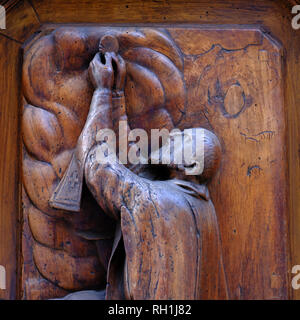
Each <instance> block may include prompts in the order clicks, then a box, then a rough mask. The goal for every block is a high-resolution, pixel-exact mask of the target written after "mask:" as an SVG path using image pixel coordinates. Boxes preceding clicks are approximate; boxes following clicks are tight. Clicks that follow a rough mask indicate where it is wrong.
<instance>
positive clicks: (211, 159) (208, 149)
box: [200, 129, 222, 182]
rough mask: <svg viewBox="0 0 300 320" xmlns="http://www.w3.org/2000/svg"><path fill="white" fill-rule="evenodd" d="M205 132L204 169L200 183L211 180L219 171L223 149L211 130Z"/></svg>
mask: <svg viewBox="0 0 300 320" xmlns="http://www.w3.org/2000/svg"><path fill="white" fill-rule="evenodd" d="M203 130H204V169H203V172H202V174H201V175H200V181H201V182H205V181H208V180H209V179H211V178H212V177H213V176H214V175H215V173H216V172H217V170H218V169H219V166H220V162H221V155H222V148H221V144H220V141H219V139H218V137H217V136H216V135H215V134H214V133H212V132H211V131H209V130H206V129H203Z"/></svg>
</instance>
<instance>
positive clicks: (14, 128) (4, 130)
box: [0, 38, 21, 299]
mask: <svg viewBox="0 0 300 320" xmlns="http://www.w3.org/2000/svg"><path fill="white" fill-rule="evenodd" d="M19 49H20V45H19V44H17V43H16V42H13V41H10V40H8V39H5V38H2V39H1V41H0V52H9V53H10V54H9V57H8V56H5V55H4V56H2V58H1V59H0V68H1V70H2V72H1V75H0V97H1V100H0V101H1V102H0V103H1V110H0V134H1V143H0V154H1V155H0V163H1V165H0V177H1V179H0V190H1V197H0V264H1V265H3V266H4V267H5V269H6V290H0V298H3V299H14V297H15V295H16V285H17V278H16V273H17V252H18V251H17V249H18V232H17V230H18V225H19V224H18V219H19V208H20V207H19V205H20V193H19V192H20V189H19V165H20V158H19V145H18V140H19V134H20V131H19V112H20V109H19V95H18V92H19V90H20V67H21V65H20V52H19ZM10 61H14V64H12V63H10Z"/></svg>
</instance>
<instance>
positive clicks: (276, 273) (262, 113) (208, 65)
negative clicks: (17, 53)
mask: <svg viewBox="0 0 300 320" xmlns="http://www.w3.org/2000/svg"><path fill="white" fill-rule="evenodd" d="M107 30H108V29H106V28H103V29H101V28H96V27H92V28H86V29H78V28H76V27H73V28H69V29H68V28H65V29H63V28H62V29H60V30H58V31H56V32H54V33H52V34H50V35H47V36H45V37H41V38H40V39H39V40H38V41H37V42H35V43H34V44H33V45H31V46H30V47H29V48H28V50H27V51H26V53H25V58H24V69H23V85H24V94H25V98H26V104H25V111H24V114H23V138H24V143H25V146H26V152H24V156H25V158H24V183H25V188H26V191H27V193H28V194H29V197H30V199H31V201H32V202H33V204H34V205H35V206H36V207H37V208H39V209H40V210H41V212H40V214H41V216H42V215H43V213H42V212H44V213H46V214H48V215H54V216H57V215H59V216H61V217H63V216H64V214H63V213H61V212H59V213H58V212H57V211H55V210H54V209H51V208H50V207H49V204H48V200H49V197H50V195H51V193H52V192H53V190H54V187H55V186H56V185H57V182H58V181H59V179H60V178H61V177H62V175H63V173H64V171H65V169H66V167H67V165H68V163H69V161H70V155H71V152H70V150H72V148H74V146H75V144H76V141H77V138H78V136H79V134H80V131H81V128H82V126H83V124H84V122H85V118H86V114H87V111H88V108H89V103H90V101H91V94H92V91H91V86H90V83H89V81H88V79H87V73H86V68H87V66H88V62H89V61H90V60H91V57H92V56H93V55H94V54H95V53H96V50H97V44H98V42H99V39H100V38H101V35H103V34H105V33H106V32H107ZM129 30H130V29H129ZM115 32H116V34H118V33H120V31H118V29H116V31H115ZM162 32H168V33H169V34H170V36H171V39H172V40H171V41H170V40H168V41H169V42H168V41H167V42H166V44H163V43H162V42H159V41H158V40H157V39H160V36H159V33H158V32H156V31H152V29H144V30H141V31H140V36H138V37H137V36H136V33H138V30H136V31H135V32H133V31H131V32H129V34H127V33H126V32H125V31H123V33H122V32H121V34H124V35H123V36H122V35H121V36H120V38H119V42H120V44H121V46H120V54H121V55H122V56H123V57H124V59H125V61H126V62H127V66H128V67H127V72H128V74H127V81H126V85H125V98H126V106H127V107H126V109H127V112H128V118H129V124H130V126H131V128H136V127H138V128H146V129H148V131H149V129H150V128H156V127H157V126H158V127H159V128H161V127H167V128H169V129H171V128H173V127H174V126H175V127H178V128H180V129H184V128H189V127H205V128H207V129H210V130H212V131H214V132H216V134H217V135H218V136H219V137H220V140H221V143H222V150H223V154H224V160H223V161H222V164H221V170H220V171H219V173H218V175H217V177H216V178H214V179H213V181H212V184H211V187H210V191H211V194H212V199H213V201H215V206H216V211H217V215H218V219H219V225H220V232H221V238H222V250H223V255H224V257H223V259H224V266H225V273H226V278H227V281H228V287H229V297H230V298H249V297H252V296H255V297H265V298H285V297H287V270H288V266H287V251H286V246H287V235H288V234H287V229H286V223H287V208H286V204H287V199H286V195H287V190H286V188H287V185H286V181H285V177H284V174H285V172H286V158H285V157H286V152H285V150H284V149H283V146H284V143H285V119H284V113H283V111H284V109H283V107H284V101H283V82H282V52H281V46H280V45H279V44H277V43H276V42H274V41H273V40H272V39H271V38H269V37H268V36H266V35H265V34H264V33H263V32H262V31H260V30H258V29H255V28H254V29H250V28H237V29H232V28H221V29H218V30H214V29H213V28H168V29H167V30H166V31H162ZM166 38H167V37H166ZM155 39H156V41H157V42H156V41H155ZM172 41H174V43H175V44H176V45H177V46H178V48H179V49H176V46H175V45H172ZM85 43H88V45H86V44H85ZM156 43H157V45H156ZM141 45H142V46H143V47H141ZM55 46H56V49H55ZM136 46H138V49H135V47H136ZM148 47H150V48H151V49H152V50H153V49H155V50H158V52H163V53H164V54H165V55H166V56H169V57H170V59H172V61H174V62H175V64H176V65H177V67H178V68H179V70H183V75H184V87H182V88H183V93H180V91H178V94H177V93H176V94H177V96H178V98H176V94H175V93H174V92H173V91H172V90H173V89H172V88H175V85H172V83H169V82H168V81H165V80H164V77H165V72H166V71H165V70H164V69H163V68H164V64H163V63H162V62H160V59H161V58H160V55H161V53H155V52H156V51H152V53H151V52H150V53H151V55H152V56H153V55H154V56H156V60H155V61H157V62H156V64H152V62H151V60H149V59H148V54H149V53H148V51H149V49H148ZM171 49H172V50H171ZM136 50H138V51H139V52H138V53H139V54H135V51H136ZM178 50H179V51H178ZM173 51H174V53H173ZM32 57H34V59H33V58H32ZM176 57H177V58H176ZM51 59H52V60H53V62H51ZM45 61H47V63H46V62H45ZM162 61H163V60H162ZM135 63H138V64H139V65H142V66H144V67H146V68H148V69H149V70H152V72H154V73H155V74H156V75H157V79H159V81H160V83H161V85H162V86H163V88H165V90H164V91H162V97H163V96H164V95H166V96H165V99H166V101H168V99H169V98H168V96H169V95H170V97H173V100H174V99H177V102H176V105H177V106H179V107H178V109H174V108H172V103H170V107H169V108H168V105H164V104H163V103H162V102H160V100H161V98H160V94H159V91H157V89H155V90H156V91H155V94H145V92H146V91H145V90H150V91H151V86H152V85H153V80H152V75H150V78H149V80H148V74H147V72H146V71H147V69H146V71H144V72H143V73H140V72H138V70H136V67H135ZM53 66H55V68H56V70H55V73H53V72H54V70H53ZM183 66H184V67H183ZM43 77H44V78H43ZM29 79H31V81H30V82H29ZM179 79H180V77H179V78H178V80H176V73H175V74H174V76H173V81H175V83H180V81H179ZM66 80H67V81H66ZM166 80H167V78H166ZM49 81H50V82H49ZM178 81H179V82H178ZM75 88H76V89H75ZM155 88H157V86H156V87H155ZM176 88H177V90H179V89H180V87H178V85H177V86H176ZM136 92H143V94H136ZM185 95H186V102H184V100H182V102H181V100H180V99H182V98H185ZM137 98H138V100H137ZM153 99H154V100H153ZM137 102H138V103H137ZM180 104H181V105H182V107H180ZM156 105H157V106H162V107H163V108H162V109H161V108H158V109H157V107H156ZM40 107H42V108H40ZM137 107H139V108H141V110H139V109H137ZM176 110H179V111H180V110H181V112H179V113H178V111H176ZM49 112H50V113H49ZM157 112H158V113H159V114H158V115H156V113H157ZM161 112H163V113H162V114H160V113H161ZM176 112H177V113H178V115H177V114H176ZM182 112H183V113H182ZM50 128H51V131H50ZM29 155H30V156H29ZM46 162H47V163H46ZM36 170H37V171H36ZM35 171H36V178H35V175H34V172H35ZM41 171H42V172H43V176H42V179H41V178H40V177H41V175H40V172H41ZM51 177H52V178H51ZM275 180H276V183H274V182H275ZM261 190H264V192H262V191H261ZM247 199H249V200H247ZM254 199H255V200H254ZM248 202H249V203H248ZM245 204H246V205H245ZM93 210H96V208H93ZM37 217H38V215H37ZM47 219H48V218H47ZM35 223H37V225H38V224H39V223H41V222H39V221H38V220H37V221H36V222H35ZM95 224H96V222H94V225H95ZM76 226H77V228H79V227H80V225H79V224H77V225H76ZM88 227H90V228H91V225H90V226H87V228H88ZM32 228H33V226H32V227H31V229H32ZM45 228H46V226H45ZM32 230H34V229H32ZM45 230H46V229H45ZM61 233H62V232H61ZM25 234H26V233H25ZM277 234H280V237H277V236H276V235H277ZM34 238H35V239H36V240H38V241H39V242H40V243H42V244H43V245H46V247H47V246H49V244H48V243H47V242H45V240H44V239H39V238H38V235H36V234H35V233H34ZM76 241H79V239H77V240H76V239H74V243H76ZM46 247H45V249H44V250H48V249H47V248H46ZM50 247H51V248H52V249H60V250H64V251H66V250H67V247H65V245H64V244H62V245H61V247H57V248H55V247H53V244H51V245H50ZM41 250H42V249H41ZM82 250H83V247H82V248H81V251H78V252H77V253H75V252H72V251H71V252H69V254H71V255H73V256H74V255H75V257H76V254H77V255H78V254H82V252H83V251H82ZM53 254H54V256H53V259H55V251H54V252H53ZM56 254H57V255H59V254H61V251H57V253H56ZM38 255H39V256H42V254H41V251H38ZM250 257H251V258H250ZM262 257H264V259H262ZM55 261H57V260H55ZM35 262H36V263H37V264H38V269H39V271H40V272H41V273H42V274H43V275H44V276H45V277H46V278H47V279H48V280H49V277H50V274H51V272H53V273H54V274H55V276H54V278H53V279H56V280H57V279H59V276H60V274H61V271H60V270H64V268H63V265H60V264H59V263H58V262H56V263H57V264H56V267H55V266H54V265H53V268H54V270H53V269H45V270H44V269H43V270H41V265H42V264H43V263H44V262H43V260H40V262H39V260H37V259H35ZM61 263H63V262H61ZM85 268H86V267H85ZM96 268H97V266H95V269H96ZM79 269H80V270H81V271H82V272H83V275H82V277H83V278H84V274H86V272H87V269H84V267H79ZM50 270H51V271H50ZM49 272H50V273H49ZM71 272H75V271H71ZM245 272H246V273H249V274H251V278H250V277H245ZM26 277H27V274H26V271H25V272H24V281H25V282H26ZM53 279H50V280H51V281H52V282H53ZM248 279H249V280H248ZM94 280H95V279H94ZM57 281H58V282H57V284H58V285H59V286H63V287H64V289H69V290H70V289H71V290H72V289H73V290H75V289H78V288H85V287H84V285H87V284H84V285H83V287H78V286H76V285H74V280H73V278H72V277H71V278H70V282H69V283H68V284H67V285H66V284H62V282H61V281H60V280H57ZM28 282H32V281H31V280H30V281H29V280H28ZM253 282H255V283H256V285H255V286H253ZM90 285H91V284H90ZM28 294H30V288H27V293H26V296H28Z"/></svg>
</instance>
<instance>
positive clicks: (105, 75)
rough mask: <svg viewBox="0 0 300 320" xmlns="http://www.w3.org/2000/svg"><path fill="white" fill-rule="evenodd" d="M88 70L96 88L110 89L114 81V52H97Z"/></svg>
mask: <svg viewBox="0 0 300 320" xmlns="http://www.w3.org/2000/svg"><path fill="white" fill-rule="evenodd" d="M88 72H89V77H90V79H91V81H92V83H93V85H94V87H95V89H104V90H105V89H106V90H109V91H110V90H111V89H112V86H113V83H114V71H113V67H112V54H111V53H109V52H106V53H105V55H103V56H100V53H97V54H96V55H95V57H94V59H93V60H92V61H91V63H90V66H89V70H88Z"/></svg>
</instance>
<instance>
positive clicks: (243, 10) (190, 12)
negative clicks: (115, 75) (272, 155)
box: [0, 0, 300, 298]
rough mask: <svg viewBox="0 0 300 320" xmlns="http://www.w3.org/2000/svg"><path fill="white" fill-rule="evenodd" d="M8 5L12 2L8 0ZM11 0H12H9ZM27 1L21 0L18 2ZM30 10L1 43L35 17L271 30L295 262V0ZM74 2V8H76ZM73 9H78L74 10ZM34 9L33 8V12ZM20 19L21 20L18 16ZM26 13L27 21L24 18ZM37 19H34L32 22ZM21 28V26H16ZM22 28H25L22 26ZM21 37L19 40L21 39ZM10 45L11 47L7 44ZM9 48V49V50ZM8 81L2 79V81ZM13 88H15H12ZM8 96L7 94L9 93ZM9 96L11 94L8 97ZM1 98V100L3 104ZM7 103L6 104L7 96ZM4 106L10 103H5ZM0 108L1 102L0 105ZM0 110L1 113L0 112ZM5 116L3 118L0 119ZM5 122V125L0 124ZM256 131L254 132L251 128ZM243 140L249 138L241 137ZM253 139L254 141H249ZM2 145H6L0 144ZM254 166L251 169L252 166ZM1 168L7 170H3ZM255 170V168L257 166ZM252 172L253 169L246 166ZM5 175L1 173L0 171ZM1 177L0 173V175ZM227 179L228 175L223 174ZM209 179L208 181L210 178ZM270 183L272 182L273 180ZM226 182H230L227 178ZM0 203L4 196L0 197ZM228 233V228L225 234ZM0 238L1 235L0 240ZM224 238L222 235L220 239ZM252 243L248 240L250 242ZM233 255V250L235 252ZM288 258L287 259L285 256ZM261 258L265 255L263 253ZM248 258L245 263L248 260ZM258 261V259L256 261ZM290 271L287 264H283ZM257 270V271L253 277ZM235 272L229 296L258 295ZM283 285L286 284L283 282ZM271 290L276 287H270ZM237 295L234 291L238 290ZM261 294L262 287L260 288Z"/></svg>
mask: <svg viewBox="0 0 300 320" xmlns="http://www.w3.org/2000/svg"><path fill="white" fill-rule="evenodd" d="M9 2H11V3H12V6H13V5H14V1H9ZM15 2H16V3H17V2H18V1H15ZM24 2H27V1H24ZM31 3H32V5H33V7H34V9H35V10H30V12H31V14H32V16H27V19H24V17H22V15H19V14H15V15H14V19H15V22H16V23H18V24H19V25H21V26H23V27H22V28H23V30H24V33H23V31H22V32H21V31H18V32H15V31H16V30H14V28H13V26H14V25H10V24H9V25H8V30H6V31H3V30H0V34H1V35H0V37H1V38H0V41H1V44H3V45H1V47H3V46H4V47H5V46H6V41H7V39H5V37H6V33H7V32H10V34H9V35H8V36H9V37H10V36H11V37H12V38H11V39H10V40H9V41H10V43H15V42H16V41H17V42H20V41H21V42H23V39H24V38H28V37H30V36H31V35H32V29H31V28H29V29H28V30H27V29H26V26H28V25H31V24H32V21H37V20H39V21H40V22H41V23H42V24H43V23H46V22H48V23H57V22H60V23H74V22H91V23H117V22H121V23H169V24H176V23H186V24H189V23H197V24H245V23H246V24H259V25H263V26H264V27H265V28H266V29H267V30H268V32H271V34H272V35H274V36H275V37H276V38H277V39H280V41H281V42H282V44H283V48H284V52H285V73H284V74H283V75H284V80H285V81H284V86H283V87H284V91H285V95H284V96H285V116H286V119H287V124H288V126H287V137H286V143H285V146H286V150H287V156H288V160H289V161H288V165H289V169H290V170H289V172H290V174H289V175H288V173H287V172H286V179H287V180H288V181H289V182H290V183H289V185H290V187H289V193H288V194H287V196H288V197H289V201H288V206H289V218H290V219H289V220H290V225H289V227H290V234H289V236H290V238H291V245H287V246H286V247H287V249H289V247H291V249H292V251H291V255H287V259H290V258H291V259H290V265H294V264H299V259H300V256H299V250H298V248H299V243H300V238H299V236H300V233H299V217H300V202H299V201H300V195H299V192H300V186H299V183H300V179H299V177H300V171H299V170H300V161H299V159H300V154H299V143H298V142H299V139H300V132H299V128H300V126H299V124H300V112H299V110H300V109H299V108H297V104H298V101H299V99H300V96H299V95H300V91H299V90H298V89H297V84H298V83H299V76H300V72H299V68H300V67H299V62H298V56H299V54H300V46H299V41H298V39H299V31H295V30H292V28H291V18H292V15H291V7H292V6H293V5H295V4H296V2H295V1H278V2H274V1H253V2H252V3H251V4H249V1H234V2H233V1H226V2H225V3H224V1H215V2H214V3H211V2H207V1H198V2H197V3H196V2H192V1H190V2H189V1H185V2H184V5H183V4H180V3H179V2H177V1H176V2H175V1H172V2H157V1H144V2H143V3H140V2H127V3H124V2H123V1H122V2H118V1H112V2H111V1H110V2H109V4H108V3H106V2H92V1H84V2H80V1H76V2H75V1H51V3H49V1H40V0H39V1H31ZM104 6H106V7H104ZM79 7H80V10H79V9H78V8H79ZM77 9H78V10H77ZM34 11H35V12H34ZM35 14H36V16H35ZM21 18H22V19H21ZM28 18H29V20H30V21H29V20H28ZM38 24H39V23H36V25H38ZM22 28H21V29H22ZM26 30H27V31H26ZM21 39H22V40H21ZM11 46H14V45H13V44H11ZM10 52H12V51H10ZM5 61H6V65H5V66H6V67H7V68H10V70H11V69H12V68H14V67H15V66H16V64H18V61H19V60H18V55H6V60H5ZM13 79H14V77H8V78H6V77H5V79H4V78H3V79H2V80H3V82H1V83H2V84H3V83H4V85H3V86H4V87H5V88H6V87H7V85H9V83H11V81H13ZM7 81H8V82H7ZM14 92H17V90H14ZM12 96H13V95H12ZM12 96H11V97H12ZM3 97H5V96H3V95H1V99H3ZM3 102H4V100H1V103H3ZM10 102H11V103H12V101H11V99H10ZM4 105H5V106H7V110H9V112H10V113H9V114H10V115H11V114H12V111H11V110H13V107H15V108H16V105H15V104H13V105H12V104H7V103H5V102H4ZM8 106H12V107H11V108H10V107H8ZM1 108H2V107H1ZM3 114H4V113H3V109H2V115H1V117H3ZM2 119H6V118H1V120H2ZM2 123H5V124H2ZM7 123H8V122H7V121H6V120H5V121H2V122H1V130H6V129H4V126H6V125H7ZM9 123H10V125H11V126H10V129H9V132H13V130H14V128H15V126H16V120H15V119H14V118H13V117H11V118H10V120H9ZM255 134H256V133H255ZM15 139H17V136H16V135H14V139H13V140H14V141H15V143H16V144H18V143H20V141H19V142H17V141H18V140H15ZM247 140H248V141H247V142H248V143H249V141H250V140H249V139H247ZM253 142H255V141H253ZM5 150H7V149H5ZM1 154H2V155H3V156H2V157H1V159H0V162H1V168H2V167H4V163H6V162H5V161H6V160H5V158H6V156H8V153H7V151H6V152H4V153H1ZM13 154H14V156H13V155H11V156H9V159H14V157H15V153H13ZM15 170H17V168H15V169H14V170H13V174H15V173H16V171H15ZM254 171H256V169H255V168H254ZM5 172H6V173H7V171H5ZM259 172H261V171H260V170H259ZM252 173H253V170H252ZM243 174H244V173H243ZM4 176H6V177H7V175H4ZM1 177H3V176H2V175H1ZM229 180H230V179H229ZM213 183H214V182H213ZM275 183H276V182H275ZM229 184H230V182H229ZM8 188H9V189H8ZM259 188H260V190H262V195H263V194H264V190H263V189H262V188H261V187H260V186H259ZM1 190H6V191H7V192H8V190H9V195H12V194H13V193H14V190H15V185H14V184H11V183H9V186H8V185H7V184H6V183H4V184H3V187H2V189H1ZM236 192H240V189H236ZM251 196H252V195H251V193H248V197H249V199H250V197H251ZM213 197H214V203H215V204H217V202H218V198H216V197H215V196H214V195H213ZM1 199H3V200H2V201H4V202H5V203H6V198H5V197H4V198H1ZM7 208H8V207H7V204H5V207H4V208H3V209H1V212H0V216H1V217H2V218H1V219H2V220H1V221H3V223H4V224H5V225H9V224H11V225H13V226H16V225H17V222H16V216H17V214H18V208H17V205H16V203H14V209H13V210H12V214H11V215H9V216H7ZM8 230H9V228H7V227H5V228H4V229H3V232H1V237H2V238H3V240H1V241H3V242H1V243H6V244H7V245H6V249H5V252H4V251H3V252H2V254H1V255H0V260H1V261H3V260H4V259H6V258H7V254H8V253H9V255H11V256H15V243H14V242H12V241H10V240H9V239H10V238H11V234H14V233H15V234H16V233H17V230H16V229H14V230H13V232H12V233H11V232H10V231H8ZM229 234H230V233H229ZM274 237H277V238H280V236H279V235H274ZM2 238H1V239H2ZM223 241H224V240H223ZM252 245H254V244H253V243H252V244H251V246H252ZM235 256H237V255H235ZM289 257H290V258H289ZM265 259H267V258H265ZM13 261H14V258H11V259H9V265H8V270H11V271H9V274H10V275H11V277H9V278H10V279H15V270H14V268H15V267H14V263H13ZM239 261H240V257H238V261H237V262H238V264H239ZM251 261H252V258H249V264H248V265H249V266H250V265H251ZM0 263H1V262H0ZM262 264H263V263H262ZM289 270H290V268H289ZM258 278H259V275H257V278H256V279H258ZM10 279H9V281H11V283H12V284H13V285H12V286H11V288H9V289H8V290H7V291H6V292H4V291H0V297H1V298H3V297H15V286H14V283H15V282H16V281H15V280H10ZM273 279H274V280H273V286H275V287H276V286H278V287H279V286H281V285H278V283H280V281H279V282H277V280H276V275H275V277H273ZM236 281H237V276H234V281H233V282H232V287H234V292H237V294H236V295H233V298H235V297H236V298H238V297H240V298H258V297H261V294H262V292H263V291H262V290H260V289H259V293H258V295H256V292H253V291H252V292H251V295H250V294H249V295H248V294H247V293H245V292H247V291H245V288H244V286H243V283H248V284H249V283H250V281H252V282H251V284H249V285H251V286H252V287H253V286H254V285H255V284H256V283H261V281H260V279H259V281H257V280H253V277H252V274H251V273H250V274H249V272H247V271H245V272H243V275H242V282H241V283H238V282H236ZM287 286H288V287H289V288H290V286H289V284H287ZM275 291H276V290H275ZM239 292H240V293H241V294H240V293H239ZM263 294H264V296H266V295H265V294H266V293H265V292H264V293H263ZM290 297H294V298H297V297H298V298H299V291H292V290H291V289H290Z"/></svg>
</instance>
